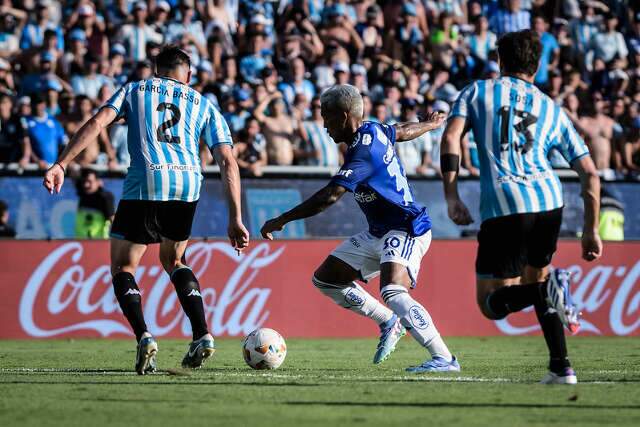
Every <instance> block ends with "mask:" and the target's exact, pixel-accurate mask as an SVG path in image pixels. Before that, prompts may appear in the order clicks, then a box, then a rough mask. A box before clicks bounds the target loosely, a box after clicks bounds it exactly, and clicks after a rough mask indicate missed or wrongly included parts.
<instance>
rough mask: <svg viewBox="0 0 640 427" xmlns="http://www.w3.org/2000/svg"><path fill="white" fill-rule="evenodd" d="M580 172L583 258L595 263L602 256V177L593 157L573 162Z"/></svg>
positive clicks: (573, 165)
mask: <svg viewBox="0 0 640 427" xmlns="http://www.w3.org/2000/svg"><path fill="white" fill-rule="evenodd" d="M571 167H572V168H573V169H574V170H575V171H576V172H578V176H579V177H580V185H581V186H582V199H583V201H584V229H583V231H582V258H583V259H585V260H586V261H594V260H596V259H598V258H600V256H601V255H602V241H601V240H600V234H599V233H598V226H599V216H600V177H599V176H598V171H597V170H596V166H595V164H594V163H593V160H592V159H591V156H584V157H581V158H580V159H578V160H576V161H575V162H573V164H572V165H571Z"/></svg>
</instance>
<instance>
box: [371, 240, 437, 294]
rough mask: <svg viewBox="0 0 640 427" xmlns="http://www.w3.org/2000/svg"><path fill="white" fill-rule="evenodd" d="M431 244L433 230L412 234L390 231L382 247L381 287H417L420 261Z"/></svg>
mask: <svg viewBox="0 0 640 427" xmlns="http://www.w3.org/2000/svg"><path fill="white" fill-rule="evenodd" d="M430 246H431V231H428V232H426V233H425V234H423V235H422V236H411V235H410V234H409V233H406V232H403V231H390V232H389V233H387V234H386V235H385V236H384V237H383V239H382V246H381V247H380V287H384V286H386V285H389V284H395V285H402V286H405V287H407V288H413V287H415V285H416V283H417V281H418V274H419V273H420V263H421V262H422V258H423V257H424V256H425V254H426V253H427V252H428V250H429V247H430Z"/></svg>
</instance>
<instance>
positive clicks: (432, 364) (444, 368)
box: [406, 356, 460, 373]
mask: <svg viewBox="0 0 640 427" xmlns="http://www.w3.org/2000/svg"><path fill="white" fill-rule="evenodd" d="M406 370H407V372H414V373H420V372H460V364H459V363H458V359H456V357H455V356H452V359H451V360H447V359H445V358H444V357H440V356H435V357H434V358H433V359H430V360H427V361H426V362H424V363H423V364H422V365H419V366H411V367H409V368H407V369H406Z"/></svg>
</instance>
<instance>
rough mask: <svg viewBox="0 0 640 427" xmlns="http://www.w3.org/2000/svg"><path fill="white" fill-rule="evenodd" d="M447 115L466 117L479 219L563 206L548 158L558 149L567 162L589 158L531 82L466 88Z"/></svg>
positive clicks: (559, 113)
mask: <svg viewBox="0 0 640 427" xmlns="http://www.w3.org/2000/svg"><path fill="white" fill-rule="evenodd" d="M451 115H452V116H454V117H455V116H460V117H466V118H467V124H468V125H469V126H470V127H471V128H472V130H473V135H474V138H475V141H476V144H477V150H478V156H479V160H480V182H481V192H482V194H481V201H480V211H481V216H482V219H483V220H486V219H489V218H494V217H498V216H505V215H511V214H517V213H532V212H544V211H549V210H553V209H557V208H560V207H562V206H563V200H562V188H561V185H560V181H559V180H558V178H557V176H556V175H555V174H554V172H553V169H552V166H551V163H550V161H549V159H548V156H549V152H550V151H551V150H552V149H557V150H558V151H559V152H560V153H561V154H562V155H563V156H564V157H565V158H566V159H567V161H569V162H572V161H573V160H575V159H577V158H578V157H581V156H583V155H585V154H588V150H587V148H586V146H585V145H584V142H583V141H582V139H581V138H580V137H579V135H578V134H577V132H576V131H575V129H574V128H573V125H572V124H571V122H570V121H569V118H568V117H567V115H566V114H565V113H564V112H563V111H562V109H561V108H560V107H559V106H558V105H556V104H555V103H554V102H553V101H552V100H551V99H550V98H549V97H548V96H546V95H545V94H543V93H542V92H541V91H540V90H539V89H538V88H537V87H535V86H534V85H533V84H531V83H528V82H526V81H524V80H521V79H517V78H514V77H504V76H503V77H499V78H496V79H491V80H480V81H477V82H475V83H472V84H471V85H469V86H467V87H466V88H465V89H464V90H463V91H462V93H461V94H460V97H459V98H458V101H456V104H455V105H454V108H453V111H452V113H451Z"/></svg>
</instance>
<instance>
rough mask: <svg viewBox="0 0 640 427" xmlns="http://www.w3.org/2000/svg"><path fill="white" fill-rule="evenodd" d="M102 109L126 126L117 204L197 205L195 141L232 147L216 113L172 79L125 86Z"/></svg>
mask: <svg viewBox="0 0 640 427" xmlns="http://www.w3.org/2000/svg"><path fill="white" fill-rule="evenodd" d="M102 108H113V109H114V110H115V111H116V113H117V114H118V117H124V118H125V120H126V122H127V124H128V126H129V132H128V136H127V139H128V141H127V145H128V149H129V154H130V156H131V164H130V166H129V169H128V172H127V176H126V178H125V180H124V189H123V195H122V198H123V199H128V200H132V199H133V200H181V201H185V202H192V201H195V200H198V198H199V197H200V185H201V181H202V174H201V173H200V153H199V149H198V145H199V142H200V138H201V137H202V138H203V139H204V141H205V143H206V144H207V146H208V147H209V148H212V147H214V146H216V145H218V144H233V142H232V140H231V133H230V132H229V127H228V126H227V122H225V120H224V118H223V117H222V115H221V114H220V112H219V111H218V110H217V109H216V108H215V107H214V106H213V104H212V103H211V102H210V101H209V100H208V99H207V98H205V97H203V96H202V95H200V94H199V93H198V92H197V91H195V90H193V89H192V88H190V87H189V86H187V85H184V84H182V83H180V82H178V81H177V80H172V79H169V78H164V77H163V78H158V77H156V78H151V79H148V80H141V81H138V82H132V83H129V84H127V85H125V86H124V87H122V88H121V89H119V90H118V91H117V92H116V93H115V94H114V95H113V97H112V98H111V99H110V100H109V101H107V103H106V104H104V106H103V107H102Z"/></svg>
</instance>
